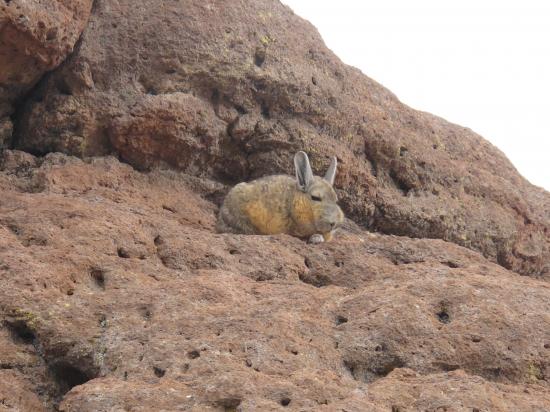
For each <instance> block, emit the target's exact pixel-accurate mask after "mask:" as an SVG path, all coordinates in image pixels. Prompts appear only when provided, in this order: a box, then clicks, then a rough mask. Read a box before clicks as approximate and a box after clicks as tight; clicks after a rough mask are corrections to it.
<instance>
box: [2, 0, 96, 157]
mask: <svg viewBox="0 0 550 412" xmlns="http://www.w3.org/2000/svg"><path fill="white" fill-rule="evenodd" d="M91 8H92V0H41V1H26V0H3V1H1V2H0V62H1V63H0V149H1V148H2V147H3V146H6V145H7V144H8V143H9V141H10V140H11V134H12V131H13V124H12V121H11V119H10V118H9V116H10V115H12V114H13V112H14V110H15V107H14V104H16V103H17V102H18V101H19V100H20V99H21V98H22V97H23V96H24V95H25V93H27V92H28V91H29V90H30V89H31V88H32V87H33V86H34V85H35V84H36V83H37V82H38V81H39V80H40V78H41V77H42V75H43V74H44V73H45V72H47V71H48V70H52V69H54V68H55V67H57V66H58V65H59V64H60V63H62V62H63V60H65V58H66V57H67V56H68V54H69V53H70V52H72V51H73V48H74V46H75V44H76V42H77V40H78V38H79V36H80V34H81V33H82V30H83V29H84V27H85V25H86V22H87V21H88V17H89V16H90V11H91Z"/></svg>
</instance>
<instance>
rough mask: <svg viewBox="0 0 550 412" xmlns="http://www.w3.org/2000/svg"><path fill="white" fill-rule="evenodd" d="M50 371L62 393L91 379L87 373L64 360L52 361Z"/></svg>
mask: <svg viewBox="0 0 550 412" xmlns="http://www.w3.org/2000/svg"><path fill="white" fill-rule="evenodd" d="M51 372H52V374H53V376H54V378H55V380H56V382H57V384H58V386H59V389H60V391H61V393H62V394H63V395H64V394H65V393H67V392H69V391H70V390H71V389H72V388H74V387H75V386H78V385H82V384H84V383H86V382H88V381H89V380H90V379H91V377H90V376H89V375H88V374H86V373H85V372H83V371H82V370H80V369H79V368H77V367H75V366H73V365H71V364H69V363H68V362H64V361H61V362H57V363H54V364H53V365H52V366H51Z"/></svg>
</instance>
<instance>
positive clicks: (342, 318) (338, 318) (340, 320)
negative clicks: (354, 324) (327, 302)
mask: <svg viewBox="0 0 550 412" xmlns="http://www.w3.org/2000/svg"><path fill="white" fill-rule="evenodd" d="M347 321H348V318H346V317H345V316H342V315H338V316H336V324H337V325H341V324H342V323H346V322H347Z"/></svg>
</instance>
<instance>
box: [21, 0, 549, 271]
mask: <svg viewBox="0 0 550 412" xmlns="http://www.w3.org/2000/svg"><path fill="white" fill-rule="evenodd" d="M19 121H20V125H19V127H18V130H17V133H16V136H15V140H16V146H17V147H18V148H20V149H24V150H30V151H32V152H35V153H47V152H50V151H62V152H65V153H68V154H73V155H78V156H82V155H104V154H115V155H116V156H118V157H119V158H120V159H122V160H124V161H126V162H128V163H130V164H131V165H133V166H134V167H136V168H138V169H141V170H147V169H150V168H151V167H153V166H155V165H159V164H161V165H169V166H171V167H173V168H177V169H179V170H182V171H184V172H186V173H189V174H192V175H196V176H207V177H210V178H214V179H217V180H222V181H225V182H231V183H236V182H238V181H241V180H246V179H250V178H254V177H258V176H262V175H265V174H269V173H275V172H288V171H289V170H290V166H291V156H289V153H290V154H292V153H293V152H295V151H297V150H305V151H307V152H308V153H310V154H311V155H312V161H313V166H314V169H315V170H316V171H318V172H319V171H320V170H321V169H323V167H326V165H327V164H328V158H329V156H332V155H336V156H338V158H339V159H340V172H339V174H338V176H337V180H336V185H337V187H338V188H339V189H340V196H341V201H342V205H343V206H344V210H345V212H346V213H347V215H348V216H349V217H352V218H353V219H354V220H355V221H356V222H357V223H359V224H360V225H362V226H364V227H366V228H369V229H375V230H378V231H381V232H383V233H388V234H397V235H405V236H411V237H419V238H426V237H428V238H439V239H444V240H448V241H451V242H454V243H457V244H460V245H462V246H465V247H468V248H470V249H473V250H477V251H480V252H482V253H483V254H484V255H485V256H487V257H488V258H489V259H490V260H492V261H494V262H498V263H499V264H501V265H503V266H505V267H506V268H508V269H512V270H514V271H516V272H520V273H522V274H529V275H534V276H542V277H545V278H548V277H550V266H549V265H550V263H549V262H550V240H549V239H550V234H549V232H548V231H549V227H548V226H549V223H548V222H549V221H550V196H549V195H548V193H546V192H544V191H543V190H542V189H540V188H537V187H534V186H532V185H530V184H529V183H528V182H527V181H526V180H525V179H523V178H522V177H521V176H520V175H519V174H518V173H517V171H516V170H515V169H514V167H513V166H512V164H511V163H510V162H509V161H508V160H507V159H506V158H505V157H504V155H503V154H502V153H501V152H500V151H499V150H498V149H496V148H495V147H493V146H492V145H491V144H489V143H488V142H487V141H485V140H484V139H482V138H481V137H480V136H478V135H476V134H475V133H473V132H472V131H471V130H469V129H466V128H464V127H460V126H457V125H453V124H450V123H448V122H446V121H444V120H443V119H440V118H438V117H435V116H433V115H430V114H427V113H423V112H418V111H415V110H412V109H410V108H409V107H407V106H405V105H403V104H402V103H401V102H399V100H397V98H396V97H395V96H394V95H393V94H392V93H391V92H389V91H388V90H387V89H385V88H384V87H382V86H380V85H379V84H377V83H376V82H374V81H372V80H371V79H369V78H368V77H366V76H365V75H363V74H362V73H361V72H360V71H358V70H357V69H354V68H351V67H349V66H346V65H344V64H343V63H342V62H341V61H340V60H339V59H338V58H337V57H336V56H335V55H334V54H333V53H332V52H331V51H330V50H328V49H327V48H326V47H325V45H324V44H323V42H322V39H321V38H320V36H319V34H318V33H317V31H316V30H315V29H314V27H312V26H311V25H310V24H309V23H307V22H305V21H304V20H302V19H301V18H299V17H297V16H296V15H294V14H293V12H292V11H291V10H290V9H289V8H288V7H286V6H283V5H282V4H281V3H279V2H278V1H276V0H230V1H229V0H228V1H218V2H208V1H203V0H185V1H172V2H164V1H162V2H161V1H158V0H145V1H141V2H139V3H136V2H135V1H132V0H116V1H115V0H98V1H97V2H96V4H95V7H94V13H93V15H92V16H91V18H90V23H89V25H88V27H87V28H86V30H85V31H84V33H83V35H82V41H81V44H80V47H79V48H78V50H76V51H75V53H74V54H73V55H72V56H71V57H70V59H69V60H68V62H67V63H66V64H65V65H64V66H63V67H62V68H60V69H59V70H57V71H56V72H55V73H53V74H52V75H51V76H50V77H49V78H48V79H47V80H46V81H45V82H44V84H43V85H41V87H40V88H39V90H36V91H35V93H34V94H33V96H32V97H31V98H30V99H29V101H28V103H27V107H26V108H25V110H23V111H22V115H21V118H20V120H19Z"/></svg>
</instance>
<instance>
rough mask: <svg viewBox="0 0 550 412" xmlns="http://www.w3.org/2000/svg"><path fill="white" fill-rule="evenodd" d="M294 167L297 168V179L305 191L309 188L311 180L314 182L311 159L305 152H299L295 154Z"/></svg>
mask: <svg viewBox="0 0 550 412" xmlns="http://www.w3.org/2000/svg"><path fill="white" fill-rule="evenodd" d="M294 167H295V168H296V179H297V180H298V186H300V189H301V190H303V191H304V192H305V191H306V190H307V188H308V187H309V185H310V184H311V182H313V172H312V171H311V166H310V165H309V159H308V158H307V154H305V152H298V153H296V155H295V156H294Z"/></svg>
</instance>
